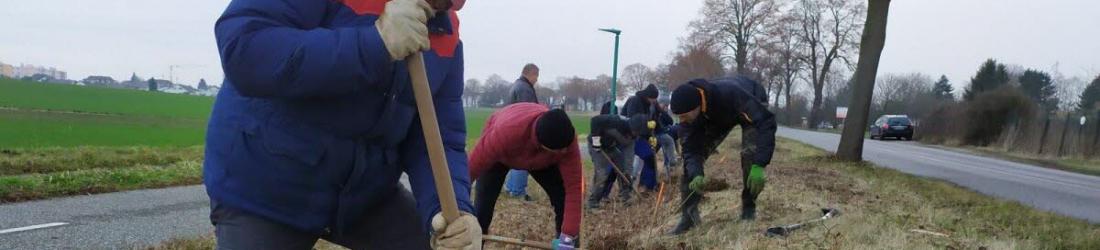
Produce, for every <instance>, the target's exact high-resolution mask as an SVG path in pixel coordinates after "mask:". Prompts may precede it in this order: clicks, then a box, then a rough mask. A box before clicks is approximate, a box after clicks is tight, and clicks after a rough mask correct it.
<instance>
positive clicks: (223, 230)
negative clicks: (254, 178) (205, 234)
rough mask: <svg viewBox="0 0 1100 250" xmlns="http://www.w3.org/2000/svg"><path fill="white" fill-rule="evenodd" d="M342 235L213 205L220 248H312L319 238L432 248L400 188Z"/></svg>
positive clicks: (356, 245)
mask: <svg viewBox="0 0 1100 250" xmlns="http://www.w3.org/2000/svg"><path fill="white" fill-rule="evenodd" d="M394 190H396V191H395V192H394V193H393V194H392V195H390V196H389V197H387V198H385V199H384V200H383V201H381V202H378V203H377V204H376V205H374V206H373V207H371V208H370V211H368V212H367V213H366V215H365V216H364V217H363V220H362V221H361V222H360V223H359V224H358V225H357V226H355V227H354V228H352V229H351V230H349V231H348V232H347V233H345V234H343V235H332V234H322V235H318V234H314V233H309V232H304V231H300V230H298V229H295V228H291V227H289V226H286V225H283V224H281V223H278V222H274V221H271V220H268V219H265V218H261V217H259V216H256V215H253V214H250V213H248V212H244V211H241V210H239V209H235V208H231V207H226V206H224V205H219V204H218V203H217V202H216V201H211V202H210V221H211V222H212V223H213V224H214V235H215V237H216V238H217V249H222V250H226V249H302V250H308V249H313V245H314V244H316V243H317V239H325V240H327V241H330V242H332V243H336V244H338V245H341V246H344V247H347V248H351V249H429V246H428V240H429V236H428V230H427V229H425V228H424V225H425V224H424V223H422V220H421V219H420V217H419V215H418V214H416V201H415V200H413V197H412V194H411V193H409V191H408V190H405V188H404V187H402V186H399V187H397V188H395V189H394Z"/></svg>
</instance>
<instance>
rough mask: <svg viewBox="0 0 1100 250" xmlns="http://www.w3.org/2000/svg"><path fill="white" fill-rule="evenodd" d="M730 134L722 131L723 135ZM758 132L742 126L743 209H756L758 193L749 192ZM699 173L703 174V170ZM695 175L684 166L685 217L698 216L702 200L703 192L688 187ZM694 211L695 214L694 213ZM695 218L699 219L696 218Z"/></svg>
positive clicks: (681, 186) (682, 188)
mask: <svg viewBox="0 0 1100 250" xmlns="http://www.w3.org/2000/svg"><path fill="white" fill-rule="evenodd" d="M727 134H728V131H726V133H722V137H723V138H725V136H726V135H727ZM756 136H757V133H756V129H754V128H752V127H750V126H741V206H742V209H756V198H757V196H756V195H753V193H752V192H749V171H750V170H752V158H753V155H755V154H756V145H755V144H754V142H755V139H756ZM699 174H703V173H702V171H700V172H699ZM694 178H695V176H689V174H688V169H687V168H684V178H682V179H680V195H681V197H685V198H684V199H685V200H684V206H683V213H684V216H685V217H688V216H694V217H698V204H699V202H700V201H701V200H702V198H703V197H702V194H699V193H696V192H694V191H692V190H691V189H690V188H688V184H689V183H691V180H692V179H694ZM693 213H694V214H693ZM694 220H698V219H697V218H694Z"/></svg>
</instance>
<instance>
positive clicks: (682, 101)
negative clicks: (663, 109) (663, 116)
mask: <svg viewBox="0 0 1100 250" xmlns="http://www.w3.org/2000/svg"><path fill="white" fill-rule="evenodd" d="M702 101H703V97H702V96H701V95H699V89H697V88H695V86H694V85H691V84H690V83H685V84H681V85H680V87H676V90H673V91H672V104H671V106H672V107H671V109H672V113H673V114H677V115H678V114H683V113H687V112H688V111H691V110H693V109H695V108H697V107H699V104H700V103H702Z"/></svg>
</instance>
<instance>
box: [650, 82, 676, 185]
mask: <svg viewBox="0 0 1100 250" xmlns="http://www.w3.org/2000/svg"><path fill="white" fill-rule="evenodd" d="M669 101H670V98H669V97H668V96H664V97H660V98H658V99H657V103H658V104H657V105H653V108H654V112H655V113H656V115H657V118H656V119H657V127H656V128H654V132H653V133H654V134H655V135H656V137H657V153H660V154H661V155H662V156H664V163H665V164H664V165H665V167H664V169H663V170H664V171H665V176H672V168H673V166H676V165H677V164H678V160H679V157H680V156H679V152H680V149H679V145H678V144H676V139H675V137H674V136H673V134H672V133H673V131H672V127H673V122H674V121H673V120H672V116H671V115H669V111H668V104H669Z"/></svg>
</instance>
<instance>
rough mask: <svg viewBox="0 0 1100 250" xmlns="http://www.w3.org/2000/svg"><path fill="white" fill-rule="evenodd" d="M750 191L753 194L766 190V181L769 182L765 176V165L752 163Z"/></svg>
mask: <svg viewBox="0 0 1100 250" xmlns="http://www.w3.org/2000/svg"><path fill="white" fill-rule="evenodd" d="M748 180H749V192H750V193H752V195H753V196H756V195H758V194H760V191H764V183H765V182H767V178H764V166H760V165H759V164H752V169H750V170H749V178H748Z"/></svg>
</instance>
